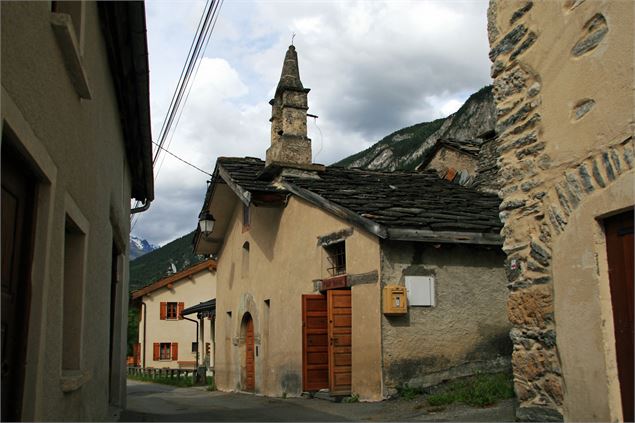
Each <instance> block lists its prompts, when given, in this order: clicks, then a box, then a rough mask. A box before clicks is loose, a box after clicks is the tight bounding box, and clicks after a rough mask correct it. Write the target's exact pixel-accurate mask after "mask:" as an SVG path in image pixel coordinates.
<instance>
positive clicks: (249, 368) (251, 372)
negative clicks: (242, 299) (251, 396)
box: [245, 316, 256, 392]
mask: <svg viewBox="0 0 635 423" xmlns="http://www.w3.org/2000/svg"><path fill="white" fill-rule="evenodd" d="M245 323H246V326H247V330H246V336H245V351H246V355H247V357H245V364H246V369H245V370H246V372H245V373H246V377H245V391H249V392H253V391H255V390H256V363H255V361H256V357H255V342H254V341H255V340H254V321H253V319H252V318H251V316H247V321H246V322H245Z"/></svg>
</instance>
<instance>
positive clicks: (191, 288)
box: [139, 269, 216, 369]
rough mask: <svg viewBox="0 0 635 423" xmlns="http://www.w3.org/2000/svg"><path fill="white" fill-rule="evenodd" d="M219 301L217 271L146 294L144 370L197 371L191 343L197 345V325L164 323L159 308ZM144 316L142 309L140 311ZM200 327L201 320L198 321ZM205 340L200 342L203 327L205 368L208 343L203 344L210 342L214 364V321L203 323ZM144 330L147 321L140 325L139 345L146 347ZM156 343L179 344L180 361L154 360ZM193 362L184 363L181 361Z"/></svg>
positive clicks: (178, 321) (202, 344)
mask: <svg viewBox="0 0 635 423" xmlns="http://www.w3.org/2000/svg"><path fill="white" fill-rule="evenodd" d="M214 298H216V272H215V271H210V270H208V269H204V270H202V271H200V272H198V273H195V274H194V275H192V277H191V278H184V279H181V280H179V281H177V282H175V283H174V284H173V286H172V288H171V289H170V288H168V287H163V288H160V289H158V290H156V291H154V292H151V293H149V294H147V295H144V296H143V298H142V301H143V302H144V303H145V304H146V308H147V309H146V317H147V320H146V322H145V323H146V326H145V328H146V346H145V349H144V350H143V351H145V359H146V360H145V367H155V368H166V367H167V368H170V369H178V368H179V367H181V368H188V369H191V368H194V364H193V363H194V361H195V360H196V353H195V352H193V351H192V342H196V333H197V332H196V324H195V323H194V322H191V321H189V320H185V319H177V320H161V311H160V306H161V302H176V303H178V302H183V303H185V304H184V307H185V308H188V307H192V306H194V305H197V304H198V303H201V302H204V301H208V300H210V299H214ZM141 313H142V315H143V308H142V309H141ZM186 317H189V318H190V319H194V320H198V319H197V317H196V314H192V315H189V316H186ZM199 325H200V321H199ZM203 326H204V337H205V339H204V340H202V339H200V336H201V335H200V327H199V335H198V336H199V344H198V346H199V365H202V363H203V358H204V353H205V344H204V343H203V342H205V343H206V342H209V343H210V354H211V357H210V365H212V366H213V365H214V357H213V351H214V343H213V342H212V338H211V336H212V321H211V320H209V319H204V320H203ZM143 330H144V322H143V320H141V321H140V322H139V342H140V343H141V345H142V348H143ZM155 342H158V343H161V342H170V343H172V342H177V343H178V344H179V346H178V360H156V361H155V360H154V359H153V350H152V348H153V344H154V343H155ZM179 361H181V362H191V363H182V364H179V363H178V362H179ZM141 363H143V355H142V356H141Z"/></svg>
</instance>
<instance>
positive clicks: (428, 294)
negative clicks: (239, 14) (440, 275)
mask: <svg viewBox="0 0 635 423" xmlns="http://www.w3.org/2000/svg"><path fill="white" fill-rule="evenodd" d="M406 292H407V296H408V305H409V306H428V307H434V306H435V305H436V302H435V298H434V295H435V293H434V276H406Z"/></svg>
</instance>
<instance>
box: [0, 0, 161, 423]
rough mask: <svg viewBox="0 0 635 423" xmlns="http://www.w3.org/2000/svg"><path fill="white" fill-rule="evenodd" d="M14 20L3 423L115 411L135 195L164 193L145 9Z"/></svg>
mask: <svg viewBox="0 0 635 423" xmlns="http://www.w3.org/2000/svg"><path fill="white" fill-rule="evenodd" d="M0 15H1V24H0V28H1V32H2V53H1V55H2V56H1V62H2V66H1V76H2V77H1V81H2V82H1V83H2V107H1V122H2V124H1V125H2V421H16V420H26V421H56V420H69V421H84V420H113V419H114V418H115V416H114V415H113V414H112V413H111V412H112V411H113V410H114V409H115V408H117V407H118V408H121V407H124V406H125V401H126V385H125V383H126V381H125V375H126V367H125V366H126V361H125V354H126V328H127V325H126V321H127V315H128V259H127V257H128V248H129V247H128V245H129V232H130V213H131V210H130V200H131V199H136V200H138V201H140V202H141V203H145V205H146V206H147V205H149V202H150V201H151V200H152V199H153V195H154V193H153V177H152V148H151V146H152V144H151V136H150V114H149V98H148V61H147V47H146V35H145V34H146V28H145V10H144V4H143V3H142V2H133V3H124V2H113V3H108V2H105V3H100V4H98V3H96V2H90V1H82V2H66V1H56V2H2V4H1V5H0ZM144 208H145V207H143V208H142V209H144ZM137 211H140V210H137Z"/></svg>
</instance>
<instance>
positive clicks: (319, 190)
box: [216, 157, 502, 234]
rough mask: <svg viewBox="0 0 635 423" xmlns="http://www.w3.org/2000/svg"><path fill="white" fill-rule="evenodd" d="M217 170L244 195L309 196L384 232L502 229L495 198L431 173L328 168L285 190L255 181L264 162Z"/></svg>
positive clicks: (245, 161) (234, 163) (233, 163)
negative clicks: (350, 213)
mask: <svg viewBox="0 0 635 423" xmlns="http://www.w3.org/2000/svg"><path fill="white" fill-rule="evenodd" d="M217 166H218V167H220V168H222V169H224V170H225V171H226V172H227V174H229V176H230V177H231V179H232V180H233V181H234V182H235V183H237V184H238V185H240V187H241V188H243V189H244V190H248V191H250V192H288V191H292V192H293V193H295V194H299V195H300V196H302V194H303V193H306V192H309V193H313V194H316V195H317V196H319V197H321V199H323V200H325V201H326V202H330V203H333V204H335V205H337V206H340V207H343V208H345V209H347V210H349V211H351V212H352V213H355V214H357V215H358V216H359V217H360V218H363V219H367V220H369V221H371V222H374V223H376V224H379V225H382V226H383V227H385V228H387V229H390V228H399V229H419V230H428V231H457V232H473V233H485V234H498V233H499V232H500V229H501V227H502V224H501V222H500V219H499V216H498V206H499V203H500V200H499V198H498V196H496V195H492V194H484V193H480V192H478V191H476V190H474V189H470V188H466V187H462V186H459V185H456V184H453V183H451V182H448V181H445V180H443V179H440V178H438V176H437V175H436V173H434V172H379V171H369V170H362V169H347V168H342V167H336V166H328V167H326V169H325V171H324V172H319V178H299V177H288V176H287V177H284V181H283V182H284V183H285V184H286V185H285V186H286V189H285V188H283V187H282V186H281V184H275V185H274V184H272V183H271V182H267V181H263V180H258V179H257V178H258V175H259V174H260V173H261V172H262V170H263V169H264V166H265V163H264V162H263V161H262V160H259V159H255V158H226V157H222V158H219V159H218V163H217ZM218 167H217V172H216V173H218V170H219V169H218ZM311 198H312V199H313V200H315V199H316V197H315V196H312V197H311ZM318 200H319V198H318Z"/></svg>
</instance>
